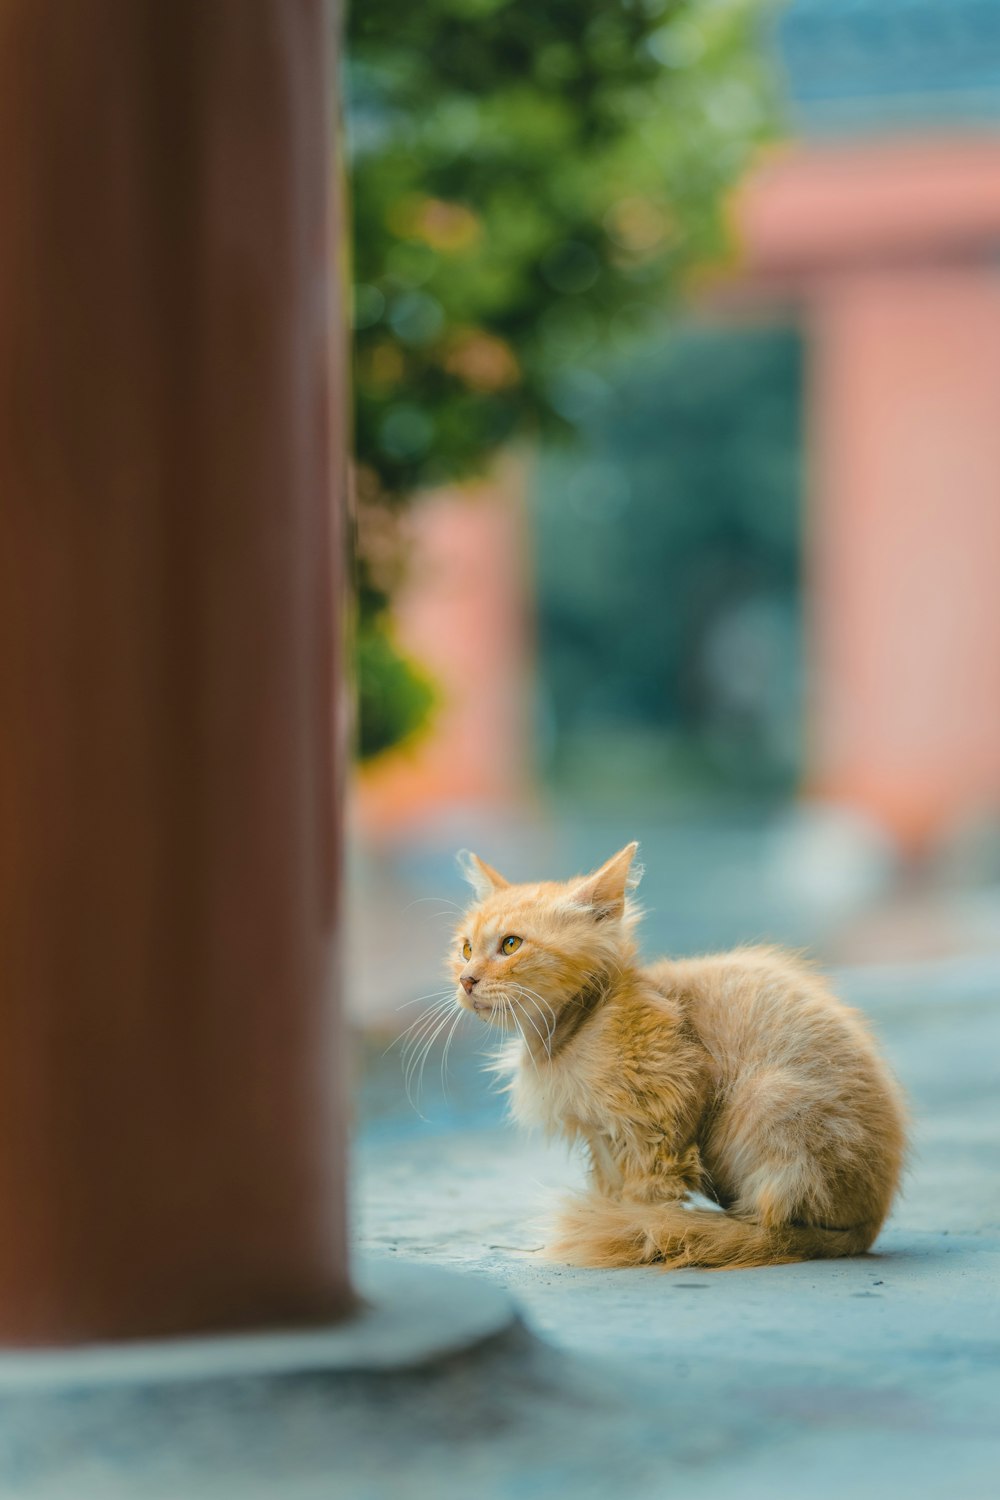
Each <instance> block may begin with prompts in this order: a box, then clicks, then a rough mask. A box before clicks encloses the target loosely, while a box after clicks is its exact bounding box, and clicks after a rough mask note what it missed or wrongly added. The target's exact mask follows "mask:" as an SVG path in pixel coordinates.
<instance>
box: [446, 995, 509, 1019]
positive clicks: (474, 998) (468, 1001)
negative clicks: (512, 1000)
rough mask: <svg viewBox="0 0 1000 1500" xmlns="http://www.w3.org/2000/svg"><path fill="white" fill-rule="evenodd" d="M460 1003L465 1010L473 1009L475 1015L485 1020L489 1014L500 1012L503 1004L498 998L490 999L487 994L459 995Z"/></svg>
mask: <svg viewBox="0 0 1000 1500" xmlns="http://www.w3.org/2000/svg"><path fill="white" fill-rule="evenodd" d="M457 999H458V1003H459V1005H460V1006H461V1007H462V1009H463V1010H468V1011H472V1013H473V1014H474V1015H477V1016H479V1018H480V1019H481V1020H485V1019H486V1018H487V1017H488V1016H492V1015H493V1014H495V1013H496V1014H499V1013H500V1011H501V1010H502V1009H503V1006H502V1005H501V1004H500V1003H499V1002H498V1001H496V1000H490V999H489V998H488V997H487V996H486V995H477V994H475V993H473V994H471V995H462V994H460V995H458V996H457Z"/></svg>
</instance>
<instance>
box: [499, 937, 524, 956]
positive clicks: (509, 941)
mask: <svg viewBox="0 0 1000 1500" xmlns="http://www.w3.org/2000/svg"><path fill="white" fill-rule="evenodd" d="M520 946H521V939H520V938H519V937H514V935H513V933H511V934H510V935H509V936H508V937H505V938H504V940H503V942H502V943H501V944H500V952H501V953H516V952H517V950H518V948H520Z"/></svg>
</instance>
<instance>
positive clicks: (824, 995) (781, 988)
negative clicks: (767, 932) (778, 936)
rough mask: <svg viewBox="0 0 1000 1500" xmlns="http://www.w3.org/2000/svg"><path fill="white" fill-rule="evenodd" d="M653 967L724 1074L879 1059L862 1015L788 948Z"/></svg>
mask: <svg viewBox="0 0 1000 1500" xmlns="http://www.w3.org/2000/svg"><path fill="white" fill-rule="evenodd" d="M647 972H648V973H649V975H650V978H652V979H653V981H654V983H655V984H656V985H657V987H658V988H660V989H662V990H664V992H665V993H670V994H674V995H676V996H678V997H680V998H681V1000H682V1003H683V1006H684V1009H685V1012H686V1014H687V1018H688V1022H689V1024H690V1026H691V1027H692V1029H693V1030H694V1031H695V1033H696V1034H697V1036H698V1037H699V1039H700V1041H701V1042H702V1044H703V1046H704V1047H705V1048H706V1050H707V1051H708V1053H709V1054H710V1056H711V1057H712V1059H713V1060H714V1062H715V1064H716V1066H717V1068H718V1069H719V1071H720V1073H722V1074H723V1075H725V1074H730V1073H732V1072H735V1071H740V1072H743V1071H744V1070H745V1069H746V1068H747V1067H748V1066H751V1067H752V1066H757V1067H764V1066H767V1067H781V1066H788V1065H801V1064H802V1063H807V1064H808V1063H811V1062H812V1061H813V1060H819V1059H824V1060H825V1062H826V1064H829V1063H831V1062H833V1063H836V1061H837V1060H838V1058H842V1059H844V1060H846V1059H847V1058H848V1057H854V1058H856V1057H857V1056H858V1054H859V1053H861V1054H864V1055H866V1056H869V1057H871V1058H872V1059H875V1058H876V1056H877V1054H876V1053H875V1048H874V1043H873V1041H872V1039H871V1036H870V1033H869V1032H868V1029H867V1027H866V1025H865V1023H864V1021H863V1020H862V1018H861V1017H860V1016H859V1015H858V1014H857V1012H855V1011H853V1010H851V1009H850V1008H849V1007H848V1006H846V1005H844V1004H843V1003H842V1002H841V1001H840V1000H838V999H837V998H836V996H835V995H834V994H833V993H832V991H831V990H830V988H829V986H828V984H827V982H826V980H825V979H824V978H823V976H822V975H821V974H820V973H819V972H818V971H817V970H816V969H814V968H813V967H812V966H811V965H810V964H809V963H807V962H805V961H804V960H802V959H801V958H799V957H798V956H797V955H796V954H794V953H789V952H787V951H786V950H784V949H781V948H772V947H756V948H737V949H733V950H732V951H731V952H727V953H716V954H711V955H709V956H707V957H704V958H687V959H677V960H671V959H663V960H661V961H659V962H658V963H655V964H652V965H651V966H650V968H649V969H648V971H647Z"/></svg>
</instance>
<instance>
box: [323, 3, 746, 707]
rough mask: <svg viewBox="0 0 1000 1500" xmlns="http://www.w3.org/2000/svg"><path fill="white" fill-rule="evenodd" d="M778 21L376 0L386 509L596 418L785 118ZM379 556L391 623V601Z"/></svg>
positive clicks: (365, 26) (364, 151) (375, 404)
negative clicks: (775, 66) (772, 106)
mask: <svg viewBox="0 0 1000 1500" xmlns="http://www.w3.org/2000/svg"><path fill="white" fill-rule="evenodd" d="M760 11H761V0H421V3H420V4H414V3H413V0H355V4H354V6H353V8H352V11H351V18H350V32H349V40H350V64H349V100H350V126H351V165H352V177H353V216H354V281H355V297H354V322H355V372H354V386H355V402H356V437H355V442H356V454H357V460H358V464H359V466H360V467H361V473H362V476H363V482H362V489H363V492H364V493H366V494H367V495H368V496H369V499H371V498H372V497H374V501H375V503H377V504H381V505H389V506H392V505H398V504H399V503H400V501H402V500H403V499H405V497H406V496H407V495H409V494H411V493H412V492H413V491H414V489H416V488H417V487H419V486H423V485H428V484H436V483H441V482H444V481H448V480H452V479H455V478H460V477H463V476H466V475H469V474H472V473H475V472H476V471H478V470H481V469H482V468H483V466H484V465H485V464H486V463H487V461H488V460H489V458H490V456H491V455H492V454H493V453H494V452H495V451H496V450H497V448H498V447H500V446H501V445H502V444H504V443H505V442H507V441H509V440H510V439H511V438H512V437H514V436H515V435H516V434H519V433H524V432H526V431H527V432H535V433H539V432H548V433H554V432H562V433H566V432H571V431H572V430H573V429H574V428H578V427H585V426H586V424H587V422H588V420H589V417H590V414H591V412H592V410H593V408H594V403H595V400H596V399H597V398H598V396H599V394H600V392H601V390H602V389H603V382H602V378H601V375H600V367H601V361H602V360H603V359H604V358H605V357H606V356H607V354H608V352H609V351H620V350H621V349H622V348H624V347H627V346H628V345H629V344H630V342H631V341H633V340H634V339H635V337H636V335H637V334H641V333H642V332H643V331H644V330H646V329H648V328H649V327H650V326H651V325H652V323H653V322H654V320H656V319H657V318H658V317H659V315H660V314H662V311H663V308H664V306H666V305H668V303H669V300H670V298H671V297H673V296H676V295H677V293H678V292H679V291H680V290H681V289H682V288H683V286H684V283H685V281H686V279H687V278H688V277H689V274H690V273H691V271H692V270H693V269H694V268H696V267H699V266H702V265H704V264H705V263H706V262H711V261H716V260H719V259H720V258H721V257H723V256H724V255H725V254H726V252H727V235H726V231H725V222H724V214H723V211H722V202H723V195H724V192H725V189H726V188H727V187H728V186H729V185H730V184H731V183H732V182H733V181H734V179H735V178H736V177H737V176H738V174H739V172H740V170H741V168H742V167H743V166H744V164H745V162H746V160H747V156H748V152H749V150H750V149H751V147H752V145H753V144H754V143H755V142H756V141H757V140H759V139H760V137H761V135H762V134H763V133H764V132H765V130H766V127H767V121H768V117H769V98H768V91H767V87H766V82H765V74H764V70H763V68H762V66H761V61H760V56H759V51H760V49H759V47H758V45H757V26H758V23H759V16H760ZM361 566H362V596H361V598H362V619H363V623H364V624H365V625H366V627H367V628H369V629H371V630H375V631H377V630H379V629H380V628H381V627H380V625H379V616H380V615H382V614H383V613H384V611H385V609H386V607H387V604H388V594H387V591H386V590H385V589H384V588H379V587H377V586H376V585H375V584H374V583H373V582H372V579H371V577H370V576H369V572H370V570H367V565H366V560H365V558H364V556H362V559H361ZM382 637H383V645H384V647H387V648H389V649H391V647H390V645H389V640H388V636H387V635H386V634H385V632H384V630H383V631H382ZM364 670H365V667H364V661H362V663H361V671H362V674H363V672H364ZM362 687H363V696H364V699H365V702H366V703H368V704H369V705H371V704H372V703H374V701H375V693H374V689H373V688H372V689H371V690H369V688H366V687H365V684H364V683H362ZM390 717H391V716H390ZM387 722H388V719H387Z"/></svg>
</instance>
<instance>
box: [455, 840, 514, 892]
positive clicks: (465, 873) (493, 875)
mask: <svg viewBox="0 0 1000 1500" xmlns="http://www.w3.org/2000/svg"><path fill="white" fill-rule="evenodd" d="M457 859H458V868H459V870H460V871H461V873H462V877H463V879H465V880H467V881H468V882H469V884H470V885H471V886H472V889H473V890H474V891H475V893H476V896H477V898H478V899H479V900H480V901H482V900H484V899H485V897H487V896H491V895H492V894H493V892H494V891H502V890H503V889H504V887H505V886H508V885H510V881H509V880H504V878H503V876H502V875H501V874H500V873H499V871H498V870H494V868H493V866H492V865H488V864H487V863H486V861H485V859H480V858H479V855H478V854H472V853H470V851H469V850H468V849H460V850H459V851H458V856H457Z"/></svg>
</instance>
